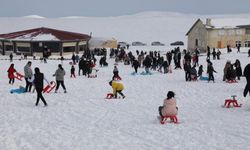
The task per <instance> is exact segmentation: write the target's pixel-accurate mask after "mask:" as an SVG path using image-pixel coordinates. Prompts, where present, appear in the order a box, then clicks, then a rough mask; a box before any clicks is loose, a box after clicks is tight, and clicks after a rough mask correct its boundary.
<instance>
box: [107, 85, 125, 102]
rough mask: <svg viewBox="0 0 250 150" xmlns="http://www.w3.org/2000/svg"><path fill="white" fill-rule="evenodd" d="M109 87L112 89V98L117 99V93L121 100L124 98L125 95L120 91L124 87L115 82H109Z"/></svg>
mask: <svg viewBox="0 0 250 150" xmlns="http://www.w3.org/2000/svg"><path fill="white" fill-rule="evenodd" d="M109 85H110V86H112V88H113V98H117V93H119V94H120V95H121V96H122V98H125V95H124V94H123V93H122V90H123V89H124V86H123V84H122V83H120V82H116V81H110V82H109Z"/></svg>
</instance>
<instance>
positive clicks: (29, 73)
mask: <svg viewBox="0 0 250 150" xmlns="http://www.w3.org/2000/svg"><path fill="white" fill-rule="evenodd" d="M31 64H32V63H31V61H28V63H27V64H26V65H25V66H24V77H25V81H26V92H30V91H31V87H32V83H31V82H29V81H28V79H31V78H32V76H33V72H32V69H31Z"/></svg>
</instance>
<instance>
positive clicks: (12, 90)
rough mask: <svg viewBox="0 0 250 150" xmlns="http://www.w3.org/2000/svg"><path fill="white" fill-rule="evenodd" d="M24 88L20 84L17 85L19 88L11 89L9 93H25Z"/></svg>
mask: <svg viewBox="0 0 250 150" xmlns="http://www.w3.org/2000/svg"><path fill="white" fill-rule="evenodd" d="M25 91H26V89H25V88H24V87H22V86H20V87H19V89H11V90H10V93H11V94H13V93H17V94H22V93H25Z"/></svg>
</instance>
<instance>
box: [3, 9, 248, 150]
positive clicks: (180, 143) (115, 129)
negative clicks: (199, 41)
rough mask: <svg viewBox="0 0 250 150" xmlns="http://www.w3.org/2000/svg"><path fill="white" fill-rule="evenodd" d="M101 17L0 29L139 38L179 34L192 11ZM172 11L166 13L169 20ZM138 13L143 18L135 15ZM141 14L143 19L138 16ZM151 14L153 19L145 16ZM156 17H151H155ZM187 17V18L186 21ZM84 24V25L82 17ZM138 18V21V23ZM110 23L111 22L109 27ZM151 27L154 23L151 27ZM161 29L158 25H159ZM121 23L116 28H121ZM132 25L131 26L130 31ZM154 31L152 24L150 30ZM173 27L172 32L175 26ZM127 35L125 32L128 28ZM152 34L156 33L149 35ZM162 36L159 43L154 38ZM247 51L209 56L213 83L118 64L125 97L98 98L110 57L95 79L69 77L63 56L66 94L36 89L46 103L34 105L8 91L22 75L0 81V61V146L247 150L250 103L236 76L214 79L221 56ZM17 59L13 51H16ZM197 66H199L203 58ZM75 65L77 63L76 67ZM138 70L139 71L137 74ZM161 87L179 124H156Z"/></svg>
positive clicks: (30, 21) (51, 67)
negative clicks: (172, 96)
mask: <svg viewBox="0 0 250 150" xmlns="http://www.w3.org/2000/svg"><path fill="white" fill-rule="evenodd" d="M149 15H151V16H150V17H145V16H147V15H145V14H137V15H135V16H132V17H131V16H123V17H118V18H116V17H114V18H113V17H109V18H97V19H96V18H95V19H93V18H85V17H82V18H78V17H75V18H59V19H34V18H1V19H0V32H1V33H7V32H12V31H16V30H23V29H27V28H33V27H38V25H39V27H40V25H46V26H47V25H48V27H54V28H59V29H61V28H62V29H65V30H69V31H76V32H77V31H79V32H80V31H81V32H82V31H84V32H85V31H87V33H88V32H90V31H92V32H94V33H96V35H98V36H101V37H105V36H106V37H116V38H118V39H119V40H126V41H128V42H131V41H134V40H140V41H142V42H151V41H152V40H159V41H161V40H164V39H165V40H166V41H165V43H166V44H167V43H168V42H172V41H175V40H184V42H185V33H186V32H187V31H188V29H189V28H190V27H191V25H192V24H193V23H194V21H195V20H196V19H197V18H198V17H200V16H197V15H191V17H190V15H184V14H182V15H180V14H167V15H168V17H167V15H160V14H159V13H155V14H151V13H150V14H149ZM157 16H158V17H157ZM171 17H172V18H171ZM141 18H144V19H141ZM145 18H147V19H145ZM152 18H154V20H152ZM157 18H158V19H157ZM190 18H191V19H190ZM83 20H85V21H88V24H87V25H86V22H84V21H83ZM131 24H132V25H131ZM143 24H145V25H144V26H143ZM111 25H113V26H111ZM154 26H157V28H152V27H154ZM164 28H166V29H164ZM121 29H124V30H121ZM132 29H138V30H136V31H134V30H132ZM154 29H155V30H154ZM177 29H178V30H177ZM129 31H133V33H135V34H131V32H129ZM156 38H157V39H156ZM162 42H164V41H162ZM131 49H133V50H135V49H139V50H144V49H146V50H159V51H162V53H164V51H167V50H170V48H168V47H150V46H149V47H131ZM247 50H248V49H244V50H242V53H236V50H235V49H233V52H232V53H230V54H226V53H225V50H222V53H223V54H222V55H221V60H215V61H213V60H212V62H213V65H214V68H215V70H216V71H217V72H218V73H216V74H215V83H207V82H204V81H198V82H185V78H184V77H185V75H184V71H183V70H173V73H172V74H161V73H159V72H154V71H153V72H152V73H153V75H151V76H150V75H149V76H142V75H136V76H132V75H131V73H132V72H133V69H132V68H131V67H130V66H124V65H123V64H122V63H120V64H119V65H118V69H119V72H120V73H119V74H120V75H121V77H122V82H123V83H124V85H125V90H124V94H125V95H126V98H125V99H124V100H123V99H117V100H106V99H104V98H105V96H106V94H107V93H108V92H111V91H112V89H111V87H110V86H109V84H108V82H109V81H110V80H111V78H112V70H113V66H114V59H108V63H109V66H108V67H105V68H99V67H98V69H99V72H98V77H97V78H86V77H84V76H77V78H76V79H72V78H70V77H69V76H70V67H71V66H70V65H69V61H64V62H63V67H64V68H65V70H66V71H67V75H66V78H65V85H66V88H67V91H68V93H66V94H64V93H63V90H62V89H60V90H59V93H50V94H44V97H45V99H46V100H47V102H48V105H49V106H48V107H43V104H42V103H40V105H39V106H38V107H35V101H36V94H35V93H25V94H10V92H9V91H10V90H11V89H14V88H18V87H19V86H20V85H22V86H25V81H18V80H16V82H15V84H14V85H9V84H8V78H7V69H8V67H9V65H10V62H9V61H8V60H0V69H1V70H2V71H1V72H0V78H1V80H0V97H1V98H0V110H1V113H0V149H2V150H44V149H48V150H78V149H79V150H83V149H88V150H89V149H91V150H92V149H94V150H104V149H105V150H112V149H113V150H165V149H181V150H183V149H185V150H194V149H195V150H196V149H200V150H206V149H218V150H225V149H228V150H242V149H250V145H249V141H250V128H249V124H250V116H249V113H250V109H249V107H250V104H249V102H248V101H247V100H250V98H249V97H247V98H243V97H242V93H243V89H244V87H245V84H246V81H245V79H244V78H241V80H240V81H239V82H238V83H236V84H228V83H225V82H223V81H222V76H223V68H224V65H225V63H226V61H227V60H231V61H232V62H235V60H236V59H240V61H241V65H242V68H243V69H244V67H245V66H246V64H248V63H249V62H250V61H249V57H247V53H246V51H247ZM16 57H17V58H19V56H16ZM0 58H6V57H5V56H0ZM13 63H14V64H15V68H16V69H17V71H19V72H21V73H23V67H24V65H25V64H26V63H27V61H26V60H21V61H19V60H14V62H13ZM32 63H33V64H32V68H33V69H34V68H35V67H39V68H40V70H41V72H43V73H44V74H45V76H46V77H47V79H49V80H51V81H52V80H54V77H53V76H52V75H53V74H54V72H55V70H56V69H57V65H58V64H59V63H60V61H57V60H48V63H47V64H44V63H41V62H40V60H33V61H32ZM200 64H202V65H203V66H204V70H205V71H206V59H205V56H202V57H200ZM77 71H78V69H77ZM142 71H143V69H142V68H141V69H140V70H139V72H142ZM169 90H172V91H174V92H175V93H176V98H177V105H178V107H179V114H178V118H179V120H180V124H177V125H176V124H165V125H161V124H159V121H158V120H157V116H158V106H159V105H162V103H163V99H164V98H165V97H166V94H167V92H168V91H169ZM231 95H237V96H238V97H237V98H238V99H239V101H240V103H242V104H243V106H242V107H241V108H230V109H227V108H222V107H221V105H223V104H224V100H225V99H227V98H230V97H231Z"/></svg>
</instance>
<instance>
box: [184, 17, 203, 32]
mask: <svg viewBox="0 0 250 150" xmlns="http://www.w3.org/2000/svg"><path fill="white" fill-rule="evenodd" d="M199 21H201V19H200V18H199V19H197V21H196V22H195V23H194V24H193V26H192V27H191V28H190V29H189V30H188V32H187V33H186V36H187V35H188V34H189V33H190V32H191V31H192V30H193V28H194V27H195V26H196V24H197V23H198V22H199ZM201 22H202V21H201Z"/></svg>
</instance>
